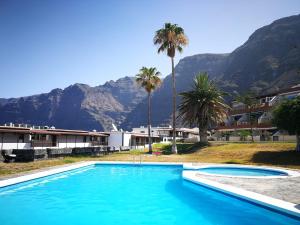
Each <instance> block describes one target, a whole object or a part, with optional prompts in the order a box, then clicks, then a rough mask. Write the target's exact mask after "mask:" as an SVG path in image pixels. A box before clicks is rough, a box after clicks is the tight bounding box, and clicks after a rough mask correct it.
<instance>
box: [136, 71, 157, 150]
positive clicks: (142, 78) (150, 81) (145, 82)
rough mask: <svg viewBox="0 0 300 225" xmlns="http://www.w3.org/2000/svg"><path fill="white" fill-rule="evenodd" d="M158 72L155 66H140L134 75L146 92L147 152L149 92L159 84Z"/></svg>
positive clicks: (149, 117) (150, 142)
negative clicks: (137, 72)
mask: <svg viewBox="0 0 300 225" xmlns="http://www.w3.org/2000/svg"><path fill="white" fill-rule="evenodd" d="M159 76H160V72H159V71H157V69H156V68H155V67H150V68H147V67H142V69H140V72H139V74H137V75H136V76H135V80H136V82H137V83H138V84H139V85H140V86H141V87H143V88H145V90H146V92H147V93H148V142H149V153H150V154H152V140H151V131H150V130H151V93H152V91H154V90H155V89H156V88H157V87H158V86H160V84H161V82H162V81H161V79H160V78H159Z"/></svg>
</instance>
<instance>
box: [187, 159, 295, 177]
mask: <svg viewBox="0 0 300 225" xmlns="http://www.w3.org/2000/svg"><path fill="white" fill-rule="evenodd" d="M210 167H214V168H216V167H223V168H224V167H229V168H231V167H235V168H250V169H264V170H269V171H274V172H282V173H286V174H287V175H286V176H281V175H269V176H235V175H228V174H212V173H206V172H200V171H197V174H199V175H205V176H213V177H229V178H250V179H274V178H290V177H300V173H299V172H297V171H294V170H287V169H283V168H272V167H267V166H253V165H236V164H226V165H224V164H213V165H201V166H199V165H194V164H193V163H184V164H183V168H184V169H186V170H194V171H195V170H198V169H204V168H210Z"/></svg>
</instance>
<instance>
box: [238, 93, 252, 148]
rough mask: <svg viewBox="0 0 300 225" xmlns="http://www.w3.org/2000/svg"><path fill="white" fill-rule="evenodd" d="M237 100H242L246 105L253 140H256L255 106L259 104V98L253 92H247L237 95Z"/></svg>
mask: <svg viewBox="0 0 300 225" xmlns="http://www.w3.org/2000/svg"><path fill="white" fill-rule="evenodd" d="M236 101H237V102H240V103H242V104H244V105H245V108H246V110H247V120H248V122H249V125H250V130H251V141H252V142H254V138H253V120H254V118H253V110H254V108H255V106H256V105H257V99H256V97H255V95H254V94H253V93H251V92H247V93H245V94H241V95H238V96H237V97H236Z"/></svg>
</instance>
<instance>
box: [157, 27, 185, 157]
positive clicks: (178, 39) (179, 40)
mask: <svg viewBox="0 0 300 225" xmlns="http://www.w3.org/2000/svg"><path fill="white" fill-rule="evenodd" d="M153 41H154V44H155V45H158V53H160V52H167V55H168V56H169V57H170V58H171V64H172V90H173V98H172V101H173V110H172V111H173V114H172V125H173V142H172V152H173V153H177V147H176V84H175V70H174V57H175V53H176V51H178V52H182V50H183V47H184V46H186V45H187V44H188V39H187V37H186V35H185V34H184V30H183V29H182V28H181V27H179V26H178V25H177V24H171V23H165V26H164V27H163V28H162V29H159V30H157V31H156V33H155V36H154V39H153Z"/></svg>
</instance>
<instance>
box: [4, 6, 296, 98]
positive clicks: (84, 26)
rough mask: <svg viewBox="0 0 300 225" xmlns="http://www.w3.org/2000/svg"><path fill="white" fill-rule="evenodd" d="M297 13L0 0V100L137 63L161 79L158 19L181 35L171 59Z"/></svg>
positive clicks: (93, 81)
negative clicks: (184, 40)
mask: <svg viewBox="0 0 300 225" xmlns="http://www.w3.org/2000/svg"><path fill="white" fill-rule="evenodd" d="M299 11H300V1H299V0H251V1H250V0H248V1H246V0H245V1H244V0H223V1H222V0H219V1H217V0H215V1H211V0H210V1H200V0H194V1H193V0H184V1H182V0H180V1H177V0H170V1H163V0H126V1H125V0H119V1H113V0H110V1H109V0H107V1H101V0H95V1H94V0H35V1H33V0H26V1H24V0H19V1H17V0H0V78H1V81H0V83H1V88H0V97H18V96H27V95H32V94H39V93H42V92H49V91H50V90H51V89H53V88H57V87H59V88H65V87H67V86H69V85H71V84H74V83H86V84H89V85H91V86H96V85H99V84H103V83H104V82H106V81H107V80H116V79H118V78H120V77H123V76H133V75H135V74H136V73H137V72H138V70H139V68H141V67H142V66H156V67H157V68H158V70H159V71H161V72H162V74H163V76H166V75H168V74H169V73H170V71H171V70H170V61H169V58H168V57H166V56H165V55H157V52H156V47H155V46H154V45H153V43H152V39H153V35H154V32H155V30H157V29H159V28H161V27H162V26H163V24H164V23H165V22H172V23H177V24H179V25H180V26H182V27H183V28H184V29H185V32H186V34H187V35H188V37H189V40H190V44H189V46H188V47H187V48H186V49H185V50H184V53H183V54H181V55H177V59H176V61H178V60H179V59H180V58H182V57H184V56H188V55H193V54H199V53H227V52H231V51H232V50H234V49H235V48H236V47H238V46H239V45H241V44H242V43H244V42H245V41H246V40H247V39H248V37H249V35H250V34H251V33H252V32H253V31H255V30H256V29H258V28H259V27H261V26H264V25H267V24H269V23H271V22H272V21H274V20H276V19H279V18H281V17H285V16H290V15H295V14H298V13H300V12H299Z"/></svg>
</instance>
